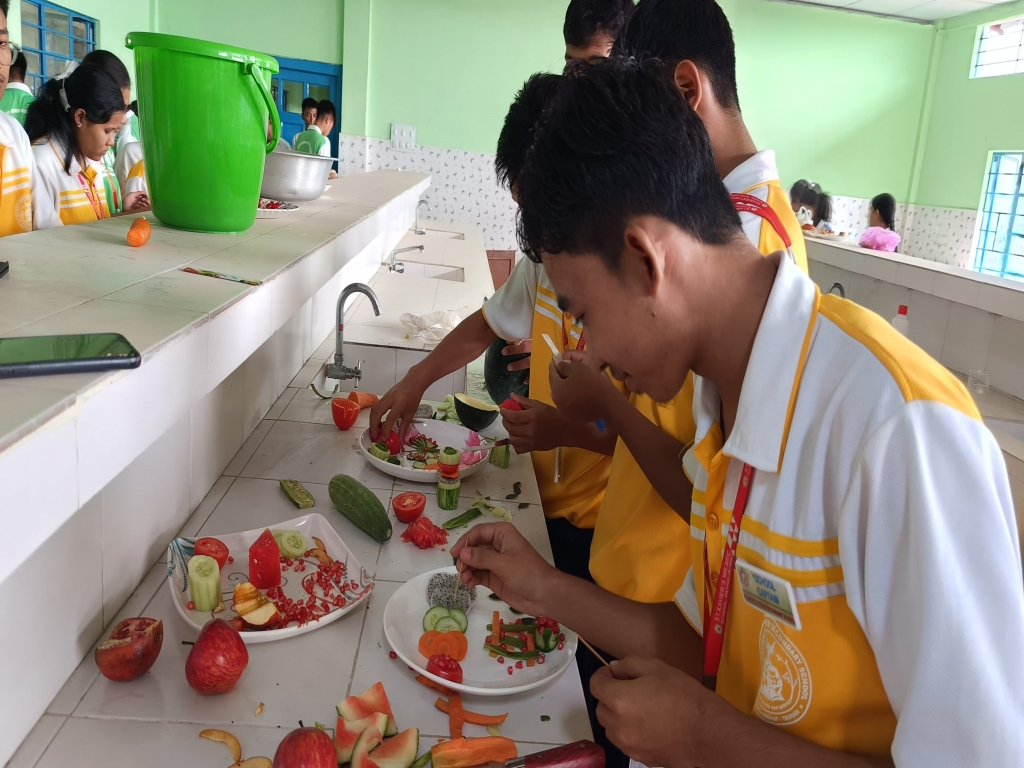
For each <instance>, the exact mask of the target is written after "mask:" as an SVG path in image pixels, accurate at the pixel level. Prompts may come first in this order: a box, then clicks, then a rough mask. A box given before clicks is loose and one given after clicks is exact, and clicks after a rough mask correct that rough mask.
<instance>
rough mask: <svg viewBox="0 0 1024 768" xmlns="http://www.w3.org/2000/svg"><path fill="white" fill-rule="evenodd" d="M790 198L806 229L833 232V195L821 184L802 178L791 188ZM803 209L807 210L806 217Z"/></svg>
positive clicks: (798, 217) (794, 210)
mask: <svg viewBox="0 0 1024 768" xmlns="http://www.w3.org/2000/svg"><path fill="white" fill-rule="evenodd" d="M789 200H790V203H791V204H792V206H793V213H795V214H797V219H799V220H800V225H801V226H802V227H803V228H804V229H810V231H811V232H824V233H826V234H832V224H831V223H830V222H831V220H832V197H831V195H828V194H826V193H825V192H823V191H822V190H821V185H819V184H815V183H814V182H813V181H807V179H800V181H798V182H797V183H796V184H794V185H793V187H792V188H791V189H790V190H789ZM801 209H802V210H804V211H805V213H804V214H803V216H804V218H801V214H800V211H801Z"/></svg>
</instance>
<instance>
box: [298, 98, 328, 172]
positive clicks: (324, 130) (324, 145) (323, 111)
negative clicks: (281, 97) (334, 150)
mask: <svg viewBox="0 0 1024 768" xmlns="http://www.w3.org/2000/svg"><path fill="white" fill-rule="evenodd" d="M335 119H336V112H335V110H334V104H333V103H331V102H330V101H327V100H326V99H325V100H324V101H321V102H319V103H318V104H317V105H316V121H315V122H314V123H313V124H312V125H310V126H309V128H307V129H306V130H304V131H303V132H302V133H300V134H299V135H298V136H296V137H295V144H294V148H295V151H296V152H303V153H305V154H307V155H319V156H320V157H330V156H331V141H330V139H328V138H327V137H328V136H329V135H330V133H331V131H333V130H334V122H335ZM330 178H332V179H336V178H338V174H336V173H335V172H334V171H333V170H332V171H331V175H330Z"/></svg>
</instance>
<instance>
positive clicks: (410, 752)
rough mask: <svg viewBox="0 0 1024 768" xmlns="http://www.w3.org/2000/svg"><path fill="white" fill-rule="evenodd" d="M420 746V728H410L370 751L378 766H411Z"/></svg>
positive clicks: (383, 767)
mask: <svg viewBox="0 0 1024 768" xmlns="http://www.w3.org/2000/svg"><path fill="white" fill-rule="evenodd" d="M419 748H420V730H419V728H408V729H406V730H404V731H402V732H401V733H400V734H398V735H397V736H393V737H391V738H390V739H388V740H387V741H385V742H384V743H383V744H381V745H380V746H379V747H377V748H376V749H374V750H373V751H371V752H370V759H371V760H372V761H373V762H374V764H376V765H377V768H410V767H411V766H412V764H413V763H415V762H416V753H417V752H418V751H419Z"/></svg>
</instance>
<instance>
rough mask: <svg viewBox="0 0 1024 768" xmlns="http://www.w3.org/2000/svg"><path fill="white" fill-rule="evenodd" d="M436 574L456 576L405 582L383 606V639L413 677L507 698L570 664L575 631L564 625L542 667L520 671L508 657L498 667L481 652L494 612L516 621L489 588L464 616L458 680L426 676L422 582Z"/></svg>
mask: <svg viewBox="0 0 1024 768" xmlns="http://www.w3.org/2000/svg"><path fill="white" fill-rule="evenodd" d="M435 573H455V567H454V566H451V567H448V568H439V569H438V570H436V571H428V572H427V573H421V574H420V575H419V576H416V577H415V578H412V579H409V581H407V582H405V584H403V585H402V586H401V587H399V588H398V590H397V591H396V592H395V594H393V595H392V596H391V599H390V600H388V604H387V606H386V607H385V608H384V636H385V637H387V639H388V643H389V644H390V645H391V648H392V650H394V652H395V653H396V654H398V656H399V658H401V659H402V661H404V662H405V663H406V664H408V665H409V666H410V667H412V668H413V669H415V670H416V672H417V673H419V674H421V675H425V676H426V677H428V678H430V679H431V680H433V681H434V682H436V683H440V684H441V685H444V686H447V687H448V688H451V689H453V690H456V691H462V692H463V693H475V694H477V695H479V696H508V695H511V694H513V693H521V692H522V691H529V690H531V689H533V688H537V687H538V686H541V685H544V684H546V683H548V682H550V681H551V680H554V679H555V678H556V677H558V676H559V675H560V674H562V673H563V672H564V671H565V670H566V669H567V668H568V667H569V665H570V664H572V660H573V659H574V658H575V657H576V647H577V644H578V639H577V637H576V633H575V632H573V631H572V630H571V629H568V628H567V627H562V633H563V634H564V635H565V648H563V649H562V650H561V651H552V652H551V653H548V654H546V655H545V659H544V663H543V664H534V665H533V666H532V667H529V666H526V665H525V664H524V665H523V668H522V669H515V662H514V661H513V662H509V661H508V660H507V659H506V660H505V662H504V663H502V664H499V663H498V662H497V659H494V658H492V657H491V655H490V654H488V653H487V651H485V650H484V649H483V645H484V641H485V640H486V639H487V637H488V636H489V635H490V632H489V631H488V630H487V625H488V624H489V623H490V621H491V616H492V614H493V612H494V611H499V612H500V613H501V615H502V618H504V619H505V620H506V621H509V620H511V619H513V618H515V614H513V613H512V611H511V610H510V609H509V607H508V605H507V604H506V603H505V602H503V601H501V600H492V599H491V598H490V594H491V590H489V589H487V588H486V587H477V588H476V604H475V606H474V608H473V610H471V611H470V612H469V614H468V615H467V617H466V618H468V619H469V627H468V628H467V629H466V640H467V641H468V642H469V652H468V654H467V655H466V658H465V659H464V660H463V661H461V662H459V663H460V664H461V666H462V674H463V679H462V682H461V683H452V682H450V681H448V680H444V679H442V678H440V677H437V676H436V675H432V674H430V673H429V672H427V659H426V658H424V657H423V655H422V654H420V652H419V642H420V636H421V635H422V634H423V614H424V613H426V612H427V609H428V608H429V607H430V604H429V603H428V602H427V583H428V582H429V581H430V577H431V576H433V575H434V574H435ZM509 666H512V668H513V672H512V674H511V675H510V674H509V673H508V667H509Z"/></svg>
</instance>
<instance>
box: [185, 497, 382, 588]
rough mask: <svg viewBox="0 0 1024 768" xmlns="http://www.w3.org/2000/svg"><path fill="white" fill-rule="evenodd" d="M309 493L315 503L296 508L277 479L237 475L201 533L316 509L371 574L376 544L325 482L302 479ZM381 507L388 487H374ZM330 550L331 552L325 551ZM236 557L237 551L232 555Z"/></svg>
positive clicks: (270, 523)
mask: <svg viewBox="0 0 1024 768" xmlns="http://www.w3.org/2000/svg"><path fill="white" fill-rule="evenodd" d="M303 486H304V487H305V488H306V490H307V491H309V492H310V494H311V495H312V496H313V499H314V500H315V501H316V505H315V506H313V507H312V508H310V509H298V508H296V506H295V505H294V504H292V502H291V501H290V500H289V499H288V497H287V496H285V494H284V491H282V490H281V487H280V483H279V482H278V481H277V480H258V479H251V478H245V477H240V478H238V480H236V481H235V483H234V484H233V485H232V486H231V490H230V491H228V493H227V494H226V495H225V496H224V498H223V499H222V500H221V502H220V504H218V505H217V509H216V511H215V512H214V513H213V514H212V515H210V518H209V519H208V520H207V521H206V524H205V525H204V526H203V528H202V530H201V531H200V532H199V535H201V536H221V535H223V534H226V533H236V532H238V531H248V530H251V529H253V528H259V527H260V526H266V527H267V528H280V526H279V525H278V523H282V522H284V521H285V520H292V519H294V518H296V517H301V516H302V515H305V514H308V513H310V512H316V513H317V514H319V515H321V516H322V517H323V518H324V519H325V520H327V522H328V523H330V524H331V527H332V528H334V530H336V531H337V532H338V535H339V536H341V539H342V541H344V542H345V546H347V547H348V548H349V551H350V552H352V554H353V555H355V557H356V560H358V561H359V564H360V565H361V566H363V568H365V569H366V570H367V571H368V572H369V573H370V575H371V576H372V575H373V574H374V572H375V570H376V567H377V555H378V553H379V551H380V544H378V543H377V542H376V541H374V540H373V539H371V538H370V537H369V536H367V535H366V534H365V533H363V531H361V530H359V529H358V528H356V526H355V525H353V524H352V523H351V522H349V520H348V518H346V517H345V516H344V515H342V514H341V512H339V511H338V510H337V509H336V508H335V506H334V505H333V504H332V503H331V497H330V495H329V494H328V492H327V486H326V485H323V484H320V483H303ZM374 493H375V494H376V495H377V498H379V499H380V500H381V503H382V504H383V505H384V506H385V508H388V509H390V507H389V506H388V502H389V501H390V497H391V491H388V490H378V491H374ZM328 554H331V553H328ZM235 557H236V559H237V557H238V556H237V555H236V556H235Z"/></svg>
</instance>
